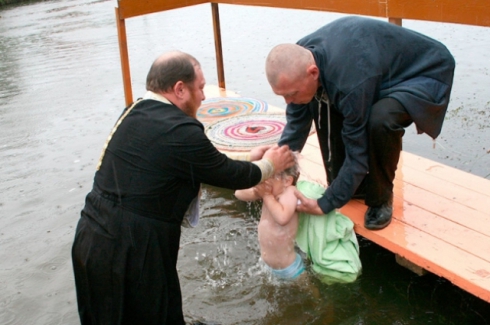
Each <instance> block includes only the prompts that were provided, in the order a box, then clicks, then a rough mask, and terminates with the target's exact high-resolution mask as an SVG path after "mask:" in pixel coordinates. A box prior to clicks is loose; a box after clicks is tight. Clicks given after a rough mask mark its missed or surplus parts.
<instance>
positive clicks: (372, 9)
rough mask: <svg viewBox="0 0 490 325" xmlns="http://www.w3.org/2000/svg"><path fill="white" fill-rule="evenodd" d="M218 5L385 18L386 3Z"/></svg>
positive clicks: (247, 1)
mask: <svg viewBox="0 0 490 325" xmlns="http://www.w3.org/2000/svg"><path fill="white" fill-rule="evenodd" d="M217 2H219V3H227V4H233V5H246V6H262V7H275V8H288V9H305V10H317V11H329V12H340V13H348V14H356V15H367V16H377V17H386V12H387V4H388V1H378V0H326V1H325V0H302V1H297V0H222V1H217Z"/></svg>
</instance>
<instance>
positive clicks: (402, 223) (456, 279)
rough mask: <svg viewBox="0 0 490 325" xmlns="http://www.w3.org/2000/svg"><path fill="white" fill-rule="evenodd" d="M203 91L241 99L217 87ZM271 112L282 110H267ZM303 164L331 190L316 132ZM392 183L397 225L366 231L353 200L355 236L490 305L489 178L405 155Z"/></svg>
mask: <svg viewBox="0 0 490 325" xmlns="http://www.w3.org/2000/svg"><path fill="white" fill-rule="evenodd" d="M205 93H206V97H208V98H212V97H239V96H238V95H237V94H236V93H234V92H231V91H226V90H224V89H220V88H218V87H216V86H207V87H206V89H205ZM269 112H273V113H277V112H284V110H282V109H279V108H277V107H274V106H269ZM299 163H300V170H301V177H300V179H304V180H309V181H313V182H317V183H319V184H321V185H323V186H324V187H327V186H328V185H327V181H326V180H327V177H326V174H325V168H324V167H323V162H322V157H321V153H320V147H319V145H318V139H317V135H316V132H315V133H313V134H311V135H310V137H309V138H308V141H307V142H306V145H305V147H304V149H303V151H302V152H301V155H300V159H299ZM394 185H395V189H394V200H393V206H394V213H393V221H392V222H391V224H390V225H389V226H388V227H386V228H385V229H382V230H377V231H371V230H368V229H366V228H364V213H365V212H366V210H367V206H366V205H365V204H364V202H363V201H362V200H351V201H350V202H349V203H347V204H346V205H345V206H344V207H342V208H341V209H340V212H341V213H342V214H344V215H346V216H347V217H349V218H350V219H351V220H352V221H353V222H354V225H355V226H354V230H355V232H356V233H357V234H359V235H361V236H363V237H364V238H367V239H369V240H371V241H372V242H374V243H376V244H378V245H380V246H382V247H384V248H386V249H388V250H389V251H391V252H393V253H394V255H395V258H396V260H397V262H398V263H399V264H401V265H403V266H405V267H407V268H408V269H410V270H412V271H413V272H415V273H417V274H419V275H423V274H424V273H426V272H430V273H433V274H436V275H438V276H440V277H443V278H445V279H447V280H449V281H450V282H452V283H453V284H454V285H456V286H458V287H460V288H462V289H464V290H466V291H468V292H470V293H471V294H473V295H475V296H477V297H479V298H481V299H483V300H485V301H487V302H490V180H487V179H485V178H483V177H479V176H475V175H473V174H470V173H466V172H463V171H461V170H458V169H455V168H452V167H450V166H447V165H444V164H441V163H438V162H435V161H432V160H429V159H426V158H423V157H420V156H417V155H414V154H411V153H408V152H404V151H403V152H402V155H401V157H400V161H399V164H398V169H397V172H396V176H395V183H394ZM361 254H362V252H361Z"/></svg>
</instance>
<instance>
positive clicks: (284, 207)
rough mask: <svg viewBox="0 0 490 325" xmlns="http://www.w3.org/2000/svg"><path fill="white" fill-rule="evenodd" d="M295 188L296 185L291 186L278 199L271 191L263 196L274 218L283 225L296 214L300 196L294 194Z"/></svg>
mask: <svg viewBox="0 0 490 325" xmlns="http://www.w3.org/2000/svg"><path fill="white" fill-rule="evenodd" d="M294 189H295V187H294V186H289V187H288V188H287V189H286V190H285V192H284V193H283V194H282V195H281V196H280V197H279V198H278V199H277V198H276V197H274V196H273V195H272V194H271V193H268V194H265V195H264V196H263V197H262V199H263V200H264V205H265V206H266V207H267V209H268V210H269V212H270V214H271V216H272V218H273V219H274V221H275V222H277V223H278V224H279V225H281V226H285V225H287V224H288V223H289V221H291V219H292V218H293V216H294V215H295V214H296V205H297V203H298V198H297V197H296V195H295V194H294Z"/></svg>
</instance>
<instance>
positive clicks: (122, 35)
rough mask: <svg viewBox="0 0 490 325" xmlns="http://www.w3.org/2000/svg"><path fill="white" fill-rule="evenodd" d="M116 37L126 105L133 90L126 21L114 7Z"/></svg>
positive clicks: (131, 98) (130, 100) (131, 99)
mask: <svg viewBox="0 0 490 325" xmlns="http://www.w3.org/2000/svg"><path fill="white" fill-rule="evenodd" d="M116 23H117V38H118V41H119V55H120V57H121V70H122V77H123V85H124V98H125V100H126V106H129V104H131V103H132V102H133V90H132V87H131V73H130V71H129V55H128V41H127V37H126V23H125V21H124V19H121V17H120V15H119V8H117V7H116Z"/></svg>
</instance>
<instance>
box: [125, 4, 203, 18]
mask: <svg viewBox="0 0 490 325" xmlns="http://www.w3.org/2000/svg"><path fill="white" fill-rule="evenodd" d="M210 2H211V1H206V0H165V1H162V0H117V10H119V16H120V17H121V19H127V18H130V17H136V16H142V15H146V14H151V13H155V12H160V11H165V10H171V9H177V8H183V7H188V6H193V5H198V4H203V3H210Z"/></svg>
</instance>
